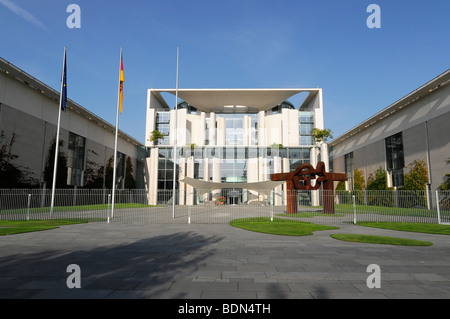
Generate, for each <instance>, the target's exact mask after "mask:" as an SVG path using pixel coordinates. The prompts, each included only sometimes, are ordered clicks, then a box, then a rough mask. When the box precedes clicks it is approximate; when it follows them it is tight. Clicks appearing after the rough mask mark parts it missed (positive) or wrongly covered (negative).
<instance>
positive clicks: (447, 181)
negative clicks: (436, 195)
mask: <svg viewBox="0 0 450 319" xmlns="http://www.w3.org/2000/svg"><path fill="white" fill-rule="evenodd" d="M447 164H450V158H449V159H448V160H447ZM439 189H440V190H448V189H450V173H449V174H445V176H444V182H443V183H442V184H441V185H440V186H439Z"/></svg>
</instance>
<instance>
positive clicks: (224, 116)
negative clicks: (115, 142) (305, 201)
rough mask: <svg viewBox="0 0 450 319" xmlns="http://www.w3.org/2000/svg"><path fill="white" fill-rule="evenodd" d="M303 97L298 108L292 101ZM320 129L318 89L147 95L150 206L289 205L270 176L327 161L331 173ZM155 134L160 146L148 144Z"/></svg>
mask: <svg viewBox="0 0 450 319" xmlns="http://www.w3.org/2000/svg"><path fill="white" fill-rule="evenodd" d="M177 93H178V94H177ZM176 96H178V100H177V106H176V108H175V107H172V108H171V107H170V106H169V105H170V104H175V103H170V102H171V101H175V100H176ZM299 96H301V100H300V102H298V103H297V105H296V103H294V102H290V101H292V100H296V98H298V97H299ZM168 101H169V102H168ZM323 123H324V121H323V99H322V89H320V88H318V89H180V90H178V91H176V90H173V89H169V90H162V89H150V90H148V98H147V124H146V147H147V148H148V150H149V151H148V157H147V162H146V165H147V170H146V176H145V178H146V185H147V190H148V196H149V204H158V203H162V202H170V201H171V200H173V199H175V202H176V203H177V204H180V205H193V204H194V205H195V204H202V203H207V202H216V201H217V200H218V199H220V198H221V200H222V202H224V203H225V204H240V205H245V204H251V203H255V202H260V203H264V202H266V203H275V204H277V205H281V204H285V201H286V196H285V192H284V190H285V185H284V183H283V182H272V181H270V176H271V174H272V173H282V172H291V171H293V170H295V169H296V168H297V167H298V166H299V165H300V164H302V163H312V164H313V165H314V166H315V165H316V164H317V163H318V162H319V161H324V162H325V163H326V166H327V167H328V153H327V145H326V144H322V145H319V144H317V143H316V142H315V140H314V139H313V137H312V135H311V131H312V129H314V128H318V129H323V128H324V124H323ZM155 131H158V132H159V133H162V135H163V137H162V138H161V139H160V140H158V143H154V142H152V140H151V136H152V133H153V132H155ZM174 152H175V153H174ZM174 163H175V168H174ZM174 173H175V177H174ZM174 183H175V184H174ZM174 189H175V194H176V195H175V198H173V196H172V194H173V190H174ZM310 200H314V199H310Z"/></svg>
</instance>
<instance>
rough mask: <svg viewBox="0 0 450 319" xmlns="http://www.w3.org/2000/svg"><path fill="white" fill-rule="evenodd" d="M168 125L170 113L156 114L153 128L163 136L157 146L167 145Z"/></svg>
mask: <svg viewBox="0 0 450 319" xmlns="http://www.w3.org/2000/svg"><path fill="white" fill-rule="evenodd" d="M169 124H170V112H158V113H157V114H156V125H155V128H156V130H158V131H159V132H160V133H161V134H162V135H164V138H163V139H162V140H160V141H159V142H158V144H159V145H169V130H170V128H169Z"/></svg>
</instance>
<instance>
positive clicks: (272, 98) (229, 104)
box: [149, 88, 321, 113]
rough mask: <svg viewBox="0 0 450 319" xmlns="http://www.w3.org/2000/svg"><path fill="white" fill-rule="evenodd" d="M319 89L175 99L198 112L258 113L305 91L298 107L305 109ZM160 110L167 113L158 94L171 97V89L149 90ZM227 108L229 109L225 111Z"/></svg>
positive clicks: (200, 93)
mask: <svg viewBox="0 0 450 319" xmlns="http://www.w3.org/2000/svg"><path fill="white" fill-rule="evenodd" d="M320 90H321V89H319V88H317V89H298V88H296V89H179V90H178V97H179V98H180V99H181V100H183V101H185V102H186V103H188V104H189V105H191V106H193V107H195V108H196V109H197V110H199V111H202V112H207V113H209V112H226V111H229V109H232V111H233V112H236V113H239V112H258V111H267V110H270V109H272V108H273V107H275V106H277V105H279V104H281V103H282V102H284V101H286V100H287V99H289V98H290V97H292V96H294V95H296V94H298V93H302V92H308V93H309V94H308V96H307V97H306V99H305V100H304V101H303V103H302V105H301V106H300V108H302V107H303V108H305V107H307V106H308V105H309V102H310V101H311V100H312V99H313V98H314V97H315V96H316V95H317V94H318V92H320ZM149 91H151V93H152V94H154V95H155V97H156V98H157V99H158V101H159V103H160V104H161V106H162V107H163V108H164V109H167V110H170V107H169V105H168V104H167V102H166V101H165V100H164V98H163V97H162V95H161V93H170V94H172V95H173V96H174V97H175V95H176V90H175V89H149ZM227 108H229V109H227Z"/></svg>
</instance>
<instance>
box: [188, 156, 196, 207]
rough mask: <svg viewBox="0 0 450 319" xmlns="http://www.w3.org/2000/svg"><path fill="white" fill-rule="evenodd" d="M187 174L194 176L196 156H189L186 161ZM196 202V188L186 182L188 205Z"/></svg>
mask: <svg viewBox="0 0 450 319" xmlns="http://www.w3.org/2000/svg"><path fill="white" fill-rule="evenodd" d="M186 171H187V172H186V176H187V177H191V178H194V156H189V157H188V158H187V163H186ZM193 204H194V188H193V187H192V186H191V185H189V184H186V205H193Z"/></svg>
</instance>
